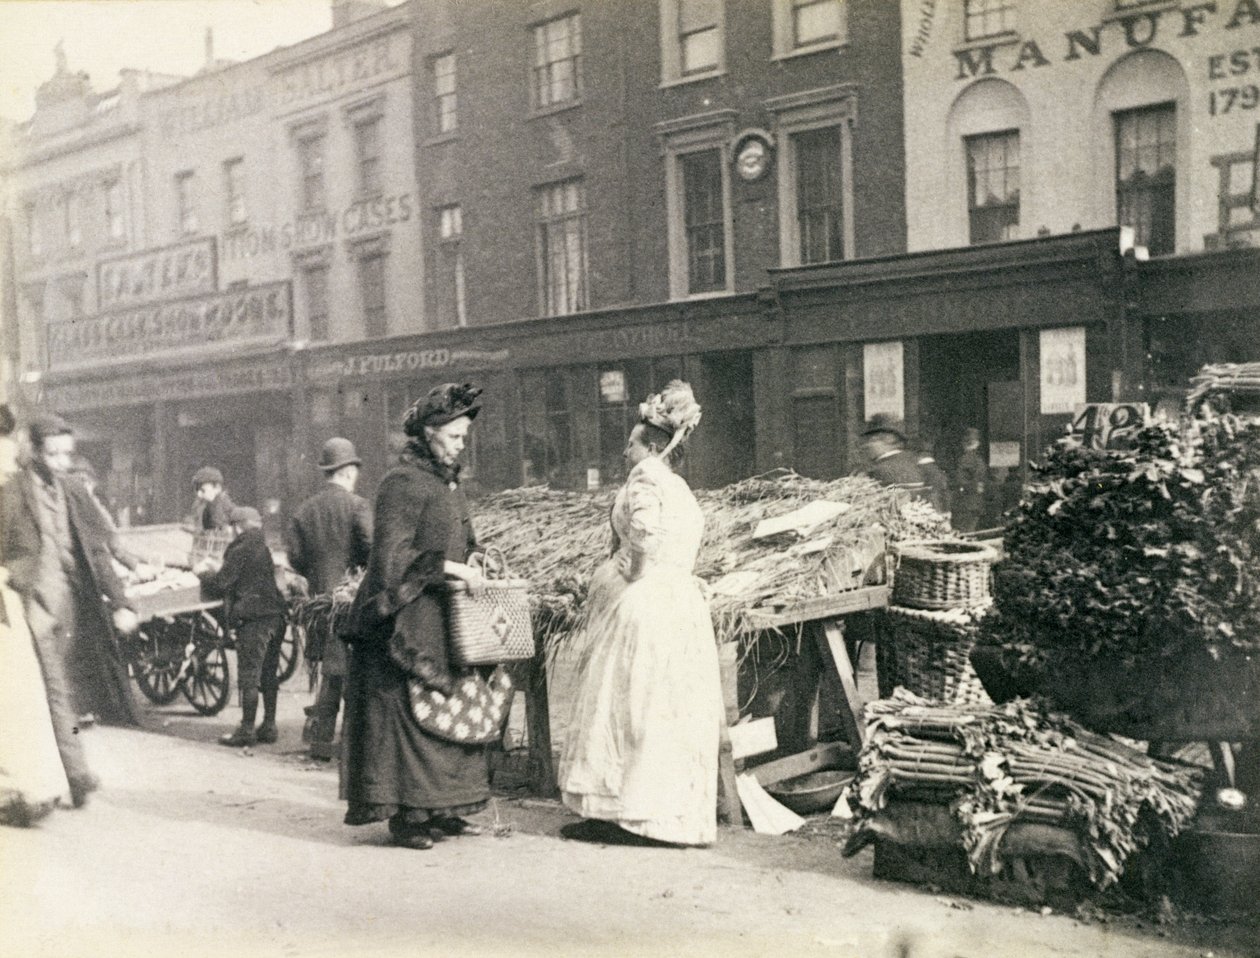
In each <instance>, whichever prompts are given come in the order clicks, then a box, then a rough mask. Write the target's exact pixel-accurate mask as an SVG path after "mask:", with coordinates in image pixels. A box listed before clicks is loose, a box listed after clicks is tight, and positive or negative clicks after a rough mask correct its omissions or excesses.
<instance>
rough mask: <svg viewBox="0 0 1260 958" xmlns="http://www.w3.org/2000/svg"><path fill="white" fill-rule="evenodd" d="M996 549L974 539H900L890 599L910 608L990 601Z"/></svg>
mask: <svg viewBox="0 0 1260 958" xmlns="http://www.w3.org/2000/svg"><path fill="white" fill-rule="evenodd" d="M996 559H997V553H996V552H994V551H993V550H992V549H991V548H989V547H988V546H983V545H979V544H977V543H974V542H950V541H946V540H930V541H921V542H904V543H902V544H901V545H900V546H898V548H897V570H896V572H895V573H894V574H893V594H892V598H893V602H894V603H896V604H897V605H900V606H908V607H910V608H914V609H970V608H975V607H977V606H982V605H987V604H988V603H989V602H990V601H991V595H990V592H989V580H990V579H991V578H992V570H993V563H994V561H995V560H996Z"/></svg>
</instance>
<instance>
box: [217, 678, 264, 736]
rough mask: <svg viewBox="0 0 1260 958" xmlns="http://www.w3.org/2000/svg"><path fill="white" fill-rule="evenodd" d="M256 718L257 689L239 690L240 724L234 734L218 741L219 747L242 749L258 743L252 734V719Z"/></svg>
mask: <svg viewBox="0 0 1260 958" xmlns="http://www.w3.org/2000/svg"><path fill="white" fill-rule="evenodd" d="M257 716H258V689H241V724H240V726H239V727H238V728H237V729H236V731H235V732H229V733H228V734H227V735H224V736H223V737H222V738H220V739H219V744H220V745H227V746H228V747H229V748H243V747H245V746H247V745H253V744H254V743H255V742H256V741H258V738H257V736H256V735H255V734H254V719H255V718H256V717H257Z"/></svg>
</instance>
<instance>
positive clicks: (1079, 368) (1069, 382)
mask: <svg viewBox="0 0 1260 958" xmlns="http://www.w3.org/2000/svg"><path fill="white" fill-rule="evenodd" d="M1040 351H1041V413H1042V415H1043V416H1054V415H1058V414H1060V413H1074V412H1076V407H1077V406H1080V405H1083V404H1084V402H1085V327H1084V326H1069V327H1067V328H1066V329H1043V330H1042V331H1041V350H1040Z"/></svg>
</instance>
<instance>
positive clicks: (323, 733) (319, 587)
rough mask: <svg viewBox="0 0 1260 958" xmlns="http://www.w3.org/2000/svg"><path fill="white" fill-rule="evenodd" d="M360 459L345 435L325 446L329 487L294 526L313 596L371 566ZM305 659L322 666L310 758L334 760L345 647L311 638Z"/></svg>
mask: <svg viewBox="0 0 1260 958" xmlns="http://www.w3.org/2000/svg"><path fill="white" fill-rule="evenodd" d="M360 465H361V460H360V459H359V455H358V453H357V452H355V448H354V444H353V443H352V442H350V440H349V439H342V438H341V437H340V436H337V437H334V438H332V439H329V440H328V441H327V442H326V443H324V447H323V449H321V450H320V453H319V468H320V470H321V471H322V472H323V473H324V478H325V479H326V480H327V481H326V482H325V483H324V488H323V489H321V490H320V491H319V492H317V493H316V494H315V495H313V496H311V497H310V498H309V499H307V500H306V501H305V502H303V503H302V504H301V505H300V506H298V510H297V512H296V513H295V514H294V516H293V521H292V522H291V523H290V526H289V536H288V551H289V565H291V566H292V567H293V570H294V571H295V572H297V573H299V574H300V575H303V576H305V577H306V581H307V582H308V583H309V585H310V590H311V594H312V595H322V594H327V593H330V592H332V591H333V590H334V589H335V588H336V587H337V585H338V584H339V583H340V582H341V580H342V579H344V578H345V576H346V573H347V572H349V571H351V570H352V569H357V568H359V567H361V566H365V565H367V560H368V554H369V553H370V552H371V550H372V506H371V504H370V503H369V502H368V501H367V500H366V499H364V498H363V497H362V496H358V495H355V492H354V487H355V484H356V483H357V482H358V479H359V466H360ZM306 657H307V659H308V660H310V661H315V662H320V663H321V665H320V681H319V692H318V694H317V695H316V697H315V704H314V705H312V706H311V707H310V708H309V709H308V710H307V714H308V715H309V716H310V724H309V735H310V742H311V758H314V759H319V760H322V761H328V760H329V759H331V758H332V752H333V740H334V739H335V738H336V731H337V714H338V713H339V712H340V711H341V700H342V696H343V694H344V691H345V676H346V647H345V644H344V643H343V642H342V641H341V639H340V638H339V637H337V636H336V635H308V636H307V637H306Z"/></svg>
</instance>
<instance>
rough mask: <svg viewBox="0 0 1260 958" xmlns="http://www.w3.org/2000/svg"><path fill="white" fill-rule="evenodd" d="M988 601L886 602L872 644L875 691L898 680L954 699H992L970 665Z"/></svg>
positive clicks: (885, 690) (884, 691) (884, 692)
mask: <svg viewBox="0 0 1260 958" xmlns="http://www.w3.org/2000/svg"><path fill="white" fill-rule="evenodd" d="M988 609H989V607H987V606H982V607H979V608H975V609H950V610H947V611H943V612H937V611H930V610H926V609H908V608H904V607H901V606H895V605H894V606H891V607H889V609H888V611H887V612H886V614H885V619H884V627H883V628H882V629H881V634H880V640H879V642H878V643H877V646H876V650H875V652H876V655H875V669H876V677H877V678H878V680H879V694H880V696H881V697H883V698H886V697H887V696H889V695H891V694H892V691H893V689H895V688H896V687H897V686H902V687H903V688H905V689H907V690H909V691H911V692H913V693H914V694H915V695H922V696H923V697H924V698H929V699H934V700H936V701H939V702H946V703H951V704H955V705H988V704H991V700H990V699H989V696H988V694H987V693H986V692H985V691H984V686H983V685H981V684H980V679H979V678H978V677H977V676H976V670H975V669H974V668H973V667H972V665H971V659H970V656H971V649H972V647H973V646H974V645H975V644H976V632H977V624H978V623H979V621H980V619H982V618H983V617H984V616H985V614H987V612H988Z"/></svg>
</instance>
